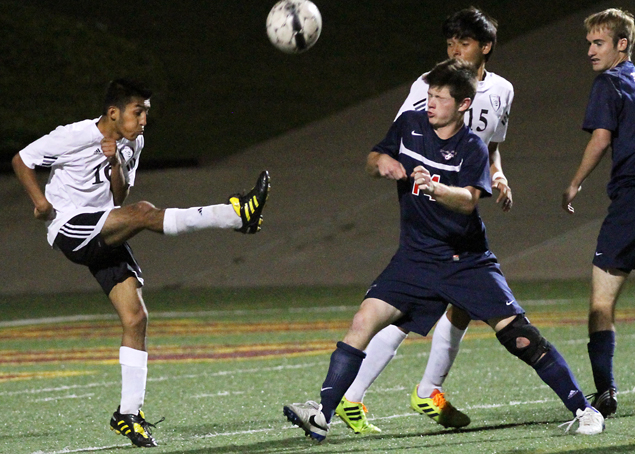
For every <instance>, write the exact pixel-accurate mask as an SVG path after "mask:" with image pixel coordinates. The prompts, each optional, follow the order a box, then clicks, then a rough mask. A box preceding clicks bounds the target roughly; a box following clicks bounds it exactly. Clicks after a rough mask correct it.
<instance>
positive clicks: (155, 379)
mask: <svg viewBox="0 0 635 454" xmlns="http://www.w3.org/2000/svg"><path fill="white" fill-rule="evenodd" d="M620 338H621V339H623V340H626V339H635V334H627V335H623V336H620ZM585 342H588V339H586V338H584V339H570V340H566V341H559V342H558V343H563V344H581V343H585ZM470 351H471V349H469V348H462V349H461V352H462V353H464V354H465V353H469V352H470ZM426 356H428V352H419V353H414V354H408V355H404V354H399V353H398V354H397V356H395V358H394V360H403V359H408V358H413V357H414V358H422V357H426ZM327 363H328V361H327V360H324V361H316V362H312V363H302V364H294V365H285V366H271V367H261V368H253V369H237V370H221V371H217V372H204V373H201V374H185V375H174V376H160V377H148V381H149V382H163V381H168V380H183V379H185V378H192V379H194V378H200V377H222V376H225V375H235V374H259V373H262V372H277V371H288V370H297V369H306V368H310V367H314V366H318V365H325V364H327ZM110 386H121V382H119V381H112V382H98V383H87V384H85V385H69V386H58V387H54V388H32V389H23V390H20V391H1V392H0V396H14V395H20V394H41V393H49V392H60V391H70V390H76V389H86V388H95V387H110ZM398 390H400V389H398V388H396V389H394V391H398ZM386 391H393V389H387V390H384V392H386ZM368 392H373V389H372V388H371V389H369V390H368ZM622 392H627V391H620V393H622Z"/></svg>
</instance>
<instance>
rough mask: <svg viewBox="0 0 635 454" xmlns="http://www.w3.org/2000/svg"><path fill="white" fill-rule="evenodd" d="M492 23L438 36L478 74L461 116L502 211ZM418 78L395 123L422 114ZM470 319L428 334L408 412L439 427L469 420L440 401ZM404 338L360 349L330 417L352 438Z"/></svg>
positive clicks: (501, 130) (456, 19) (503, 117)
mask: <svg viewBox="0 0 635 454" xmlns="http://www.w3.org/2000/svg"><path fill="white" fill-rule="evenodd" d="M497 25H498V24H497V22H496V21H495V20H494V19H493V18H491V17H489V16H488V15H487V14H485V13H484V12H482V11H480V10H478V9H476V8H473V7H472V8H467V9H463V10H460V11H458V12H456V13H454V14H452V15H451V16H449V17H448V18H447V19H446V20H445V22H444V23H443V34H444V36H445V38H446V42H447V53H448V57H450V58H461V59H464V60H467V61H469V62H470V63H472V64H473V65H474V66H476V68H477V70H478V80H479V82H478V88H477V93H476V96H475V98H474V101H473V103H472V106H471V107H470V108H469V110H468V111H467V112H466V114H465V117H464V119H465V124H466V125H467V126H468V127H469V128H470V129H472V131H473V132H475V133H476V134H477V135H478V136H479V137H480V138H481V139H482V140H483V142H485V144H486V145H487V146H488V149H489V161H490V175H491V179H492V182H491V183H492V188H495V189H497V190H498V191H499V194H498V197H497V200H496V202H497V203H501V207H502V209H503V211H505V212H507V211H509V210H510V209H511V207H512V193H511V190H510V188H509V185H508V183H507V179H506V178H505V175H504V174H503V169H502V166H501V157H500V153H499V149H498V145H499V143H500V142H503V141H504V140H505V136H506V134H507V124H508V119H509V111H510V108H511V104H512V101H513V98H514V88H513V86H512V84H511V83H509V82H508V81H507V80H506V79H504V78H502V77H501V76H498V75H496V74H494V73H492V72H489V71H486V70H485V64H486V62H487V61H488V60H489V58H490V57H491V55H492V52H493V50H494V47H495V45H496V27H497ZM424 76H425V74H424V75H423V76H421V77H419V78H418V79H417V80H416V81H415V82H414V83H413V84H412V87H411V88H410V94H409V95H408V97H407V98H406V100H405V101H404V103H403V105H402V106H401V108H400V109H399V112H398V114H397V118H398V117H399V116H400V115H401V114H402V113H403V112H405V111H408V110H426V107H427V102H428V88H429V87H428V84H427V83H426V82H425V80H424ZM469 323H470V317H469V316H468V315H467V313H466V312H465V311H463V310H461V309H457V308H454V307H451V306H450V308H449V309H448V311H447V313H446V314H445V315H444V316H443V317H441V319H440V320H439V322H438V323H437V326H436V328H435V330H434V334H433V337H432V347H431V352H430V357H429V359H428V364H427V366H426V370H425V372H424V374H423V377H422V379H421V382H420V383H419V384H418V385H417V386H416V387H415V388H414V390H413V393H412V396H411V406H412V408H413V410H415V411H417V412H419V413H421V414H425V415H428V416H429V417H430V418H432V419H433V420H434V421H436V422H437V423H439V424H441V425H443V426H444V427H463V426H466V425H468V424H469V423H470V418H469V417H468V416H467V415H465V414H464V413H462V412H460V411H459V410H457V409H456V408H454V407H453V406H452V405H451V404H450V403H449V402H448V401H446V400H445V395H444V392H443V382H444V380H445V378H446V376H447V375H448V373H449V371H450V368H451V367H452V364H453V362H454V359H455V358H456V355H457V354H458V351H459V344H460V342H461V340H462V339H463V336H464V335H465V332H466V331H467V327H468V325H469ZM407 335H408V333H407V332H404V331H403V330H402V329H400V328H398V327H396V326H394V325H389V326H388V327H386V328H384V329H383V330H382V331H380V332H379V333H377V335H376V336H375V337H374V338H373V339H372V341H371V342H370V344H369V345H368V347H367V349H366V359H365V360H364V362H363V363H362V367H361V369H360V371H359V373H358V375H357V377H356V379H355V381H354V382H353V384H352V385H351V387H350V388H349V389H348V391H347V392H346V394H345V396H344V398H343V399H342V401H341V403H340V405H339V406H338V407H337V410H336V413H337V415H338V416H340V417H341V418H342V419H343V420H344V422H345V423H346V424H347V425H348V426H349V427H350V428H351V429H352V430H353V431H355V433H374V432H380V429H379V428H378V427H376V426H375V425H373V424H370V423H369V422H368V420H367V418H366V415H365V413H366V412H367V411H368V410H367V409H366V406H365V405H364V404H363V403H362V402H363V399H364V395H365V393H366V390H367V389H368V388H369V387H370V385H371V384H372V383H373V381H374V380H375V379H376V378H377V377H378V376H379V374H380V373H381V372H382V371H383V370H384V368H385V367H386V366H387V365H388V363H389V362H390V360H391V359H392V358H393V357H394V356H395V354H396V351H397V348H398V347H399V345H401V343H402V342H403V340H404V339H405V338H406V336H407Z"/></svg>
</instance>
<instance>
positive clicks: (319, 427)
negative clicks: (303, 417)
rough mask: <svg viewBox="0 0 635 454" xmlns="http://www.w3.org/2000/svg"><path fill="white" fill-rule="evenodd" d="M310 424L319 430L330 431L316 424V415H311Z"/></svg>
mask: <svg viewBox="0 0 635 454" xmlns="http://www.w3.org/2000/svg"><path fill="white" fill-rule="evenodd" d="M309 424H311V425H312V426H315V427H317V428H318V429H322V430H329V428H328V427H322V426H320V425H319V424H317V423H316V422H315V416H314V415H311V417H309Z"/></svg>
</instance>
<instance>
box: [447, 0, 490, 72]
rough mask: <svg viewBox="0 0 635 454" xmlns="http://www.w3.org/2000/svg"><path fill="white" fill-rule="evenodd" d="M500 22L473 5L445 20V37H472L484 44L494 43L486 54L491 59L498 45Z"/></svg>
mask: <svg viewBox="0 0 635 454" xmlns="http://www.w3.org/2000/svg"><path fill="white" fill-rule="evenodd" d="M497 27H498V22H497V21H496V19H494V18H492V17H491V16H490V15H489V14H487V13H485V12H483V11H481V10H480V9H477V8H475V7H473V6H471V7H469V8H466V9H462V10H460V11H457V12H456V13H454V14H452V15H450V16H448V17H447V19H446V20H445V22H443V28H442V30H443V36H445V39H452V38H457V39H464V38H472V39H474V40H476V41H478V42H479V43H480V44H481V45H482V46H483V45H485V44H487V43H492V49H491V50H490V51H489V53H488V54H486V55H485V61H487V60H489V58H490V56H491V55H492V53H493V52H494V47H495V46H496V30H497Z"/></svg>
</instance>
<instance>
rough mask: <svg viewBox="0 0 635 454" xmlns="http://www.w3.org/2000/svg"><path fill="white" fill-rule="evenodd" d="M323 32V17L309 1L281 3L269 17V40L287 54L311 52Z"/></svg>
mask: <svg viewBox="0 0 635 454" xmlns="http://www.w3.org/2000/svg"><path fill="white" fill-rule="evenodd" d="M321 32H322V15H321V14H320V10H318V8H317V6H315V4H314V3H313V2H310V1H309V0H282V1H279V2H278V3H276V4H275V5H273V8H271V11H270V12H269V15H268V16H267V36H269V40H270V41H271V42H272V43H273V45H274V46H276V47H277V48H278V49H280V50H281V51H282V52H286V53H287V54H299V53H301V52H305V51H307V50H309V49H310V48H311V46H313V45H314V44H315V43H316V41H317V40H318V38H319V37H320V33H321Z"/></svg>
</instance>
